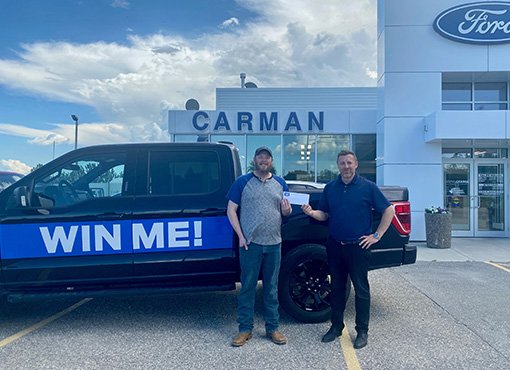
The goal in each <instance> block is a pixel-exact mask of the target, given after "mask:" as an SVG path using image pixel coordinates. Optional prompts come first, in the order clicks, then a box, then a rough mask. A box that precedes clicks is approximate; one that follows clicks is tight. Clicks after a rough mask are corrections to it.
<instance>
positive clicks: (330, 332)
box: [322, 326, 342, 343]
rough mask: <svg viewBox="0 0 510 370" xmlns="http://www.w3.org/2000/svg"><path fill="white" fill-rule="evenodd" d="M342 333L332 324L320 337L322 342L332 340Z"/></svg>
mask: <svg viewBox="0 0 510 370" xmlns="http://www.w3.org/2000/svg"><path fill="white" fill-rule="evenodd" d="M341 335H342V329H340V328H338V327H336V326H332V327H331V328H330V329H329V330H328V332H327V333H326V334H324V336H323V337H322V342H323V343H329V342H333V341H334V340H335V339H336V338H338V337H339V336H341Z"/></svg>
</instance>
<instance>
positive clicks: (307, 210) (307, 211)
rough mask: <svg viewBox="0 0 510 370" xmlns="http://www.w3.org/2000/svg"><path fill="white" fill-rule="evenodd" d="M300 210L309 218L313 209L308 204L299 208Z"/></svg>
mask: <svg viewBox="0 0 510 370" xmlns="http://www.w3.org/2000/svg"><path fill="white" fill-rule="evenodd" d="M301 209H302V210H303V213H304V214H305V215H307V216H311V215H312V213H313V209H312V206H311V205H309V204H303V205H302V206H301Z"/></svg>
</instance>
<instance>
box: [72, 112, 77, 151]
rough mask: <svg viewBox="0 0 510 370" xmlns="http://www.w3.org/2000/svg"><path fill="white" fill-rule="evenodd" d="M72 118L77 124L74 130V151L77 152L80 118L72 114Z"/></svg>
mask: <svg viewBox="0 0 510 370" xmlns="http://www.w3.org/2000/svg"><path fill="white" fill-rule="evenodd" d="M71 118H72V119H73V121H74V122H76V126H75V128H74V149H75V150H76V149H77V148H78V117H77V116H75V115H74V114H72V115H71Z"/></svg>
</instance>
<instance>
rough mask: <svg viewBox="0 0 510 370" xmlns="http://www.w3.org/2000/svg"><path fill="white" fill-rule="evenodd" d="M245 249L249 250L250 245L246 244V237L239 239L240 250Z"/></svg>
mask: <svg viewBox="0 0 510 370" xmlns="http://www.w3.org/2000/svg"><path fill="white" fill-rule="evenodd" d="M240 247H244V249H245V250H248V244H246V239H245V238H244V236H243V237H242V238H239V248H240Z"/></svg>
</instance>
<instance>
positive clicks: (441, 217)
mask: <svg viewBox="0 0 510 370" xmlns="http://www.w3.org/2000/svg"><path fill="white" fill-rule="evenodd" d="M425 231H426V235H427V247H429V248H450V247H451V246H452V214H451V213H444V214H443V213H425Z"/></svg>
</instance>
